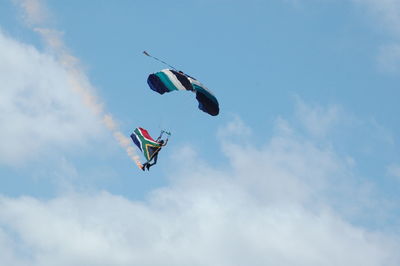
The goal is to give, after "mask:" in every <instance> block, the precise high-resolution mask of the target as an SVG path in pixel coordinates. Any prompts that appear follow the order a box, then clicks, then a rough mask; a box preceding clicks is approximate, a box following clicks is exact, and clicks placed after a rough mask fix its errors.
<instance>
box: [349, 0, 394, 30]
mask: <svg viewBox="0 0 400 266" xmlns="http://www.w3.org/2000/svg"><path fill="white" fill-rule="evenodd" d="M352 1H353V2H355V3H357V4H359V5H360V6H364V7H366V8H367V9H368V11H369V12H370V13H371V14H372V15H373V16H374V17H375V19H376V21H378V23H380V24H381V25H383V26H384V27H385V28H386V29H387V30H389V31H390V32H392V33H394V34H396V35H397V36H399V34H400V1H399V0H352Z"/></svg>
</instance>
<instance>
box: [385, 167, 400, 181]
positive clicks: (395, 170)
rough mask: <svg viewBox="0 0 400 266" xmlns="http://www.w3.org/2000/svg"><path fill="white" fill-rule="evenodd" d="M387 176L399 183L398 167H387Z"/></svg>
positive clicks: (399, 173)
mask: <svg viewBox="0 0 400 266" xmlns="http://www.w3.org/2000/svg"><path fill="white" fill-rule="evenodd" d="M387 173H388V175H390V176H392V177H395V178H397V179H398V180H399V181H400V165H399V164H391V165H389V166H388V167H387Z"/></svg>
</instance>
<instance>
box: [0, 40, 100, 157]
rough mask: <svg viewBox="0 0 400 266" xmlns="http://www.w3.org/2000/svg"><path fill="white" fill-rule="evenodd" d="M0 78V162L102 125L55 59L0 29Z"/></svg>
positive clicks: (92, 132)
mask: <svg viewBox="0 0 400 266" xmlns="http://www.w3.org/2000/svg"><path fill="white" fill-rule="evenodd" d="M0 80H1V82H2V86H1V89H0V124H1V125H2V130H1V131H0V138H1V142H0V163H17V162H21V161H23V160H24V159H26V158H30V157H35V156H37V154H36V153H37V152H40V151H41V150H43V149H44V148H52V149H55V148H57V147H66V146H68V145H71V144H72V143H75V142H78V143H79V142H82V141H84V140H86V139H87V138H90V137H91V136H93V135H96V134H98V133H99V131H100V130H101V122H100V121H99V119H98V118H96V117H95V116H94V115H93V113H92V112H91V111H90V110H89V109H88V108H87V107H85V106H84V104H83V102H82V101H81V98H80V96H79V95H78V94H77V93H75V92H74V91H73V90H72V89H71V86H72V84H71V83H70V79H69V76H68V72H67V70H66V69H65V68H64V67H63V66H62V65H61V64H60V63H58V62H57V61H56V60H55V59H54V58H53V57H52V56H51V55H48V54H45V53H42V52H40V51H38V50H37V49H36V48H34V47H33V46H30V45H26V44H22V43H19V42H18V41H15V40H13V39H11V38H10V37H8V36H6V35H5V34H4V33H2V32H0Z"/></svg>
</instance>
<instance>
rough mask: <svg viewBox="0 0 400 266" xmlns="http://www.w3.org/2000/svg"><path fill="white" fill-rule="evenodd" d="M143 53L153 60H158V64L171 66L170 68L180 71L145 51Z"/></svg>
mask: <svg viewBox="0 0 400 266" xmlns="http://www.w3.org/2000/svg"><path fill="white" fill-rule="evenodd" d="M143 53H144V54H145V55H147V56H148V57H151V58H153V59H155V60H157V61H158V62H161V63H163V64H164V65H167V66H169V67H170V68H172V69H174V70H176V71H179V70H178V69H176V68H175V67H173V66H171V65H170V64H168V63H167V62H164V61H162V60H161V59H158V58H157V57H154V56H152V55H151V54H149V53H148V52H146V51H143Z"/></svg>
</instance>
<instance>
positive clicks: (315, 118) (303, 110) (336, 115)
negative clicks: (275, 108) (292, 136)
mask: <svg viewBox="0 0 400 266" xmlns="http://www.w3.org/2000/svg"><path fill="white" fill-rule="evenodd" d="M296 118H297V119H298V120H299V121H300V122H301V123H302V125H303V126H304V128H305V129H306V130H307V132H308V133H310V134H311V135H313V136H314V137H325V136H326V135H327V133H328V132H330V131H331V129H332V128H334V127H335V126H336V125H337V124H338V123H339V122H340V121H344V120H346V119H348V118H347V117H345V116H344V113H343V111H342V110H341V108H340V107H339V106H336V105H332V106H329V107H328V108H325V107H322V106H309V105H307V104H305V103H304V102H303V101H302V100H301V99H299V98H298V99H297V105H296Z"/></svg>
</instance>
